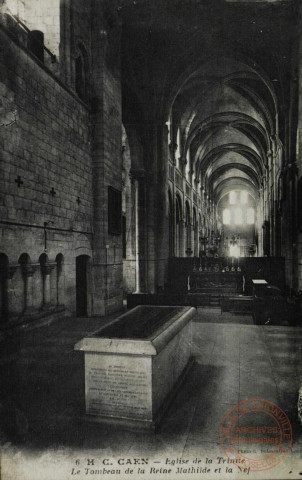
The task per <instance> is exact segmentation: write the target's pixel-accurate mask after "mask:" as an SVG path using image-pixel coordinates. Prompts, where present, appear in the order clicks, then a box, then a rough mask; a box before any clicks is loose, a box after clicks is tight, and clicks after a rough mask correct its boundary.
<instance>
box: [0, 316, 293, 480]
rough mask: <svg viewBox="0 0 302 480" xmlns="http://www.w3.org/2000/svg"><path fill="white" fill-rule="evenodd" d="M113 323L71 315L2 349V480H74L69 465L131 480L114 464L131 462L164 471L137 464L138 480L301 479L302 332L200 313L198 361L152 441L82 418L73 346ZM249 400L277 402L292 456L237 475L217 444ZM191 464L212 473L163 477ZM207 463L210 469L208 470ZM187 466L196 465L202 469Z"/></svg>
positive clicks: (82, 474)
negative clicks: (300, 400)
mask: <svg viewBox="0 0 302 480" xmlns="http://www.w3.org/2000/svg"><path fill="white" fill-rule="evenodd" d="M113 318H114V316H111V317H109V318H106V319H87V318H68V319H64V320H62V321H57V322H56V323H53V324H51V325H49V326H43V327H41V328H38V329H33V330H30V331H27V332H24V333H19V334H18V335H16V336H14V337H13V338H11V339H10V340H7V341H6V342H5V344H2V345H1V356H0V371H1V391H2V405H1V408H0V420H1V432H2V479H4V480H10V479H13V480H17V479H19V478H20V479H22V480H25V479H26V480H27V478H28V479H30V480H34V479H36V478H37V479H38V478H39V480H43V479H47V480H48V479H49V480H53V479H55V478H56V479H58V480H65V478H66V479H69V478H73V477H74V475H75V474H76V470H72V468H74V469H75V468H76V469H78V468H79V473H78V474H77V475H78V476H77V478H78V479H79V480H82V478H88V479H89V478H98V479H99V478H104V476H105V478H107V479H108V478H110V480H111V479H112V478H133V475H132V476H131V474H130V473H129V472H128V473H129V475H128V476H127V471H126V466H125V467H124V466H123V467H122V470H121V472H113V471H112V470H114V469H115V468H121V467H120V466H119V464H118V463H117V459H118V458H129V459H130V462H132V463H133V459H134V458H137V459H138V458H145V459H146V458H148V459H149V460H148V462H150V461H151V460H150V459H152V462H154V463H152V465H153V467H152V468H155V467H156V468H158V469H159V470H158V471H156V470H154V472H153V471H151V472H150V468H151V467H150V466H149V465H148V466H147V467H146V469H145V472H142V471H140V472H139V471H138V468H143V467H139V466H137V465H135V466H134V473H133V474H137V477H135V478H139V479H140V480H141V479H143V480H144V479H146V480H147V479H148V478H155V479H157V478H165V479H167V478H169V479H172V480H174V478H184V479H186V480H190V479H191V478H199V475H200V476H203V478H221V479H224V478H272V479H273V478H283V479H285V478H302V460H301V453H302V427H301V426H300V425H299V423H298V420H297V409H296V405H297V395H298V389H299V387H300V386H301V384H302V356H301V353H302V328H301V327H290V326H278V325H267V326H256V325H254V324H253V320H252V318H251V317H250V316H247V315H243V316H239V315H232V314H230V313H224V314H223V315H221V314H220V309H216V308H199V309H198V314H197V316H196V319H195V321H194V324H193V331H194V336H193V337H194V340H193V350H194V355H195V358H196V363H195V365H194V367H193V369H192V370H191V371H190V373H189V375H188V377H187V379H186V380H185V382H184V384H183V386H182V389H181V390H180V391H179V393H178V394H177V396H176V397H175V400H174V402H173V404H172V406H171V408H170V409H169V411H168V413H167V416H166V418H165V419H164V421H163V422H162V425H161V428H160V430H159V432H158V433H156V434H153V433H134V432H124V431H119V430H115V429H112V428H109V427H103V426H100V425H96V424H90V423H87V422H86V421H85V420H84V418H83V412H84V369H83V355H82V353H81V352H75V351H74V350H73V346H74V344H75V343H76V342H77V341H78V340H79V339H81V338H82V337H83V336H85V335H86V334H87V333H90V332H92V331H94V330H96V329H98V328H100V326H102V325H103V324H105V323H107V322H108V321H110V320H112V319H113ZM249 398H262V399H266V400H268V401H271V402H274V403H275V404H277V405H279V406H280V407H281V408H282V409H283V410H284V411H285V412H286V414H287V415H288V417H289V419H290V421H291V424H292V428H293V446H292V449H291V452H290V453H289V455H288V456H287V457H286V459H285V460H284V461H283V462H282V463H281V464H279V465H278V466H277V467H274V468H272V469H271V470H269V472H262V473H257V474H255V473H254V474H253V472H247V473H242V472H240V471H239V470H238V468H237V467H234V465H228V464H226V463H225V462H224V460H225V461H226V457H225V456H224V454H223V452H222V449H221V447H220V444H219V428H220V425H221V422H222V420H223V417H224V415H225V414H226V413H227V411H228V410H229V409H230V408H232V407H233V406H234V405H235V404H237V403H238V402H241V401H243V400H246V399H249ZM193 457H194V458H196V459H197V460H200V464H199V468H200V469H201V468H208V467H209V468H210V471H209V472H207V471H206V470H205V471H204V472H205V473H203V472H202V471H199V472H194V471H184V472H176V470H175V468H176V466H174V467H173V468H174V470H173V471H172V473H170V474H167V475H166V474H165V472H164V473H163V472H161V471H160V468H163V467H165V468H167V465H168V466H169V462H170V461H172V463H173V461H174V462H176V463H177V461H178V459H179V458H182V459H188V458H190V459H191V460H190V462H191V461H192V462H193V460H192V459H193ZM206 458H208V460H209V462H210V460H213V464H212V465H211V463H209V464H207V463H206ZM219 458H223V460H221V461H219ZM88 459H89V460H91V459H94V466H91V465H90V466H89V467H88V463H89V462H88ZM105 459H109V460H105ZM103 462H105V464H106V463H108V462H109V463H112V465H111V466H110V467H107V466H106V468H108V472H109V470H110V469H111V470H110V471H111V473H108V474H107V473H106V471H105V472H104V471H100V469H101V468H102V469H103V468H105V467H104V463H103ZM122 462H125V461H122ZM157 462H159V463H157ZM166 463H167V465H166ZM79 465H80V467H79ZM190 465H191V466H192V467H193V465H194V468H197V466H198V463H197V461H196V463H194V464H193V463H190ZM130 467H131V468H132V466H131V464H127V468H130ZM214 467H215V468H217V471H216V472H215V471H214V470H215V469H214ZM219 467H220V468H222V470H220V472H219V470H218V469H219ZM231 467H233V468H231ZM85 468H90V469H92V470H90V471H89V470H87V471H86V470H85ZM93 468H95V469H96V470H95V472H94V470H93ZM227 468H231V470H232V472H231V471H227V470H226V469H227ZM148 469H149V470H148ZM148 472H149V473H148ZM95 473H98V474H99V475H96V474H95ZM149 474H150V476H149ZM173 474H174V475H175V476H174V477H173ZM162 475H163V476H162ZM171 475H172V476H171ZM254 475H255V476H254Z"/></svg>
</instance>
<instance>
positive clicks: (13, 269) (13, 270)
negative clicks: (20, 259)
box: [6, 265, 20, 280]
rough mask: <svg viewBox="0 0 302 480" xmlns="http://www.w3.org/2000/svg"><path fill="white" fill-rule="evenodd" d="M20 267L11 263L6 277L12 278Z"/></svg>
mask: <svg viewBox="0 0 302 480" xmlns="http://www.w3.org/2000/svg"><path fill="white" fill-rule="evenodd" d="M19 267H20V265H9V267H8V269H7V272H6V278H7V279H8V280H11V279H12V278H13V276H14V275H15V273H16V271H17V270H18V268H19Z"/></svg>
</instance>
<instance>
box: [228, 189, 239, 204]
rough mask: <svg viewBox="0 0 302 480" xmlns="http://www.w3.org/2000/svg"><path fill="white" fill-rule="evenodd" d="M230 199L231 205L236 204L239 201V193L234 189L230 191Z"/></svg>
mask: <svg viewBox="0 0 302 480" xmlns="http://www.w3.org/2000/svg"><path fill="white" fill-rule="evenodd" d="M229 201H230V204H231V205H235V203H236V201H237V194H236V192H234V191H233V190H232V191H231V192H230V195H229Z"/></svg>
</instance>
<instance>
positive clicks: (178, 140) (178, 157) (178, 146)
mask: <svg viewBox="0 0 302 480" xmlns="http://www.w3.org/2000/svg"><path fill="white" fill-rule="evenodd" d="M180 152H181V150H180V130H179V128H178V129H177V134H176V151H175V164H176V167H177V168H179V167H180V163H179V159H180Z"/></svg>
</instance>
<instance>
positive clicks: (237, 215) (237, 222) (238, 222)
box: [234, 208, 242, 225]
mask: <svg viewBox="0 0 302 480" xmlns="http://www.w3.org/2000/svg"><path fill="white" fill-rule="evenodd" d="M234 213H235V217H234V222H235V225H241V224H242V210H241V208H236V210H235V212H234Z"/></svg>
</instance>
